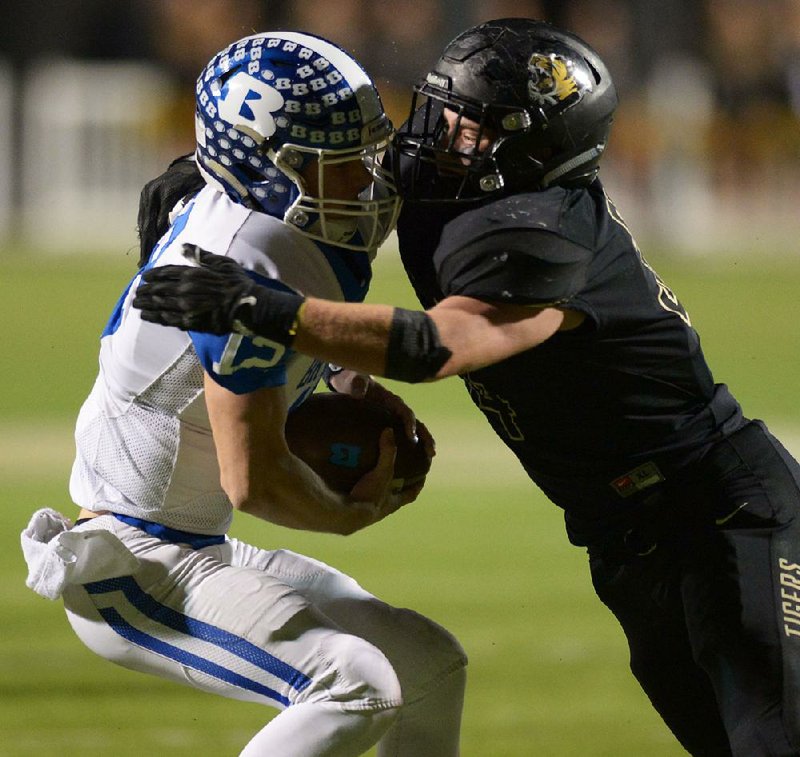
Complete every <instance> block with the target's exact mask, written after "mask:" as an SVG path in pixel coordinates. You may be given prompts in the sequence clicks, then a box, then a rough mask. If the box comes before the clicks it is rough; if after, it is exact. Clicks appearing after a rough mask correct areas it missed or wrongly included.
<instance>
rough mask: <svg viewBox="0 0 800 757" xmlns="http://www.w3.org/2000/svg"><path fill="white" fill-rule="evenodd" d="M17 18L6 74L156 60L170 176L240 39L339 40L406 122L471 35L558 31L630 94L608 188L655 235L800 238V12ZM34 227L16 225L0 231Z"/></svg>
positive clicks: (158, 132) (355, 7)
mask: <svg viewBox="0 0 800 757" xmlns="http://www.w3.org/2000/svg"><path fill="white" fill-rule="evenodd" d="M3 14H4V21H5V22H6V23H5V24H3V26H2V28H0V64H2V62H3V60H6V61H8V62H10V64H11V66H10V69H11V70H12V71H14V72H16V73H22V72H23V71H24V72H25V73H27V72H28V71H30V70H31V69H32V68H33V67H35V66H36V65H37V64H40V63H41V61H42V60H43V59H45V60H46V59H52V58H54V57H55V58H59V57H60V58H63V59H66V60H69V59H78V60H83V61H86V60H89V61H105V60H119V59H124V60H127V61H136V60H141V61H143V62H145V63H149V64H151V65H152V66H153V67H155V68H156V69H160V70H161V71H162V78H166V80H167V81H168V82H169V81H170V80H171V81H172V82H173V86H174V92H175V93H176V94H175V95H174V96H171V97H165V98H163V100H164V102H163V103H161V104H160V105H159V107H160V108H161V111H160V116H159V118H158V119H157V122H156V123H152V122H150V121H148V123H146V124H144V123H143V126H142V129H143V131H146V130H149V131H150V132H151V133H152V140H153V148H152V149H151V150H149V151H148V152H149V153H150V154H151V157H149V158H148V159H149V160H151V161H155V162H156V165H157V166H158V167H159V168H161V167H163V166H162V164H163V162H164V161H166V160H167V159H169V158H170V157H172V156H174V155H175V154H176V153H179V152H188V151H190V150H191V149H192V146H193V141H194V126H193V123H194V118H193V108H194V105H193V101H192V99H191V98H190V97H188V96H185V93H186V91H187V87H186V84H187V82H191V81H192V80H193V77H194V75H195V72H196V71H197V70H199V68H200V67H201V66H202V62H203V61H204V60H206V59H207V58H208V56H209V55H211V54H212V53H213V51H215V50H217V49H219V48H220V47H222V46H223V45H224V44H225V41H226V40H229V39H237V38H239V37H242V36H246V35H248V34H252V33H255V32H257V31H258V30H259V29H266V28H270V29H303V30H305V31H308V32H311V33H313V34H318V35H321V36H324V37H328V38H330V39H332V40H334V41H335V42H336V43H337V44H339V45H341V46H342V47H344V48H345V49H347V50H348V51H349V52H351V53H352V54H354V55H355V56H356V57H357V58H358V59H359V60H361V61H362V62H363V63H364V66H365V68H366V69H367V70H368V71H369V72H370V74H371V75H372V76H373V77H374V79H375V81H376V83H377V86H378V89H379V91H380V93H381V95H382V97H383V99H384V105H385V107H386V110H387V112H388V113H389V115H390V116H391V118H392V120H393V121H394V122H395V124H396V125H400V124H401V123H402V122H403V121H404V120H405V118H406V115H407V108H408V104H409V100H410V92H411V87H412V85H413V84H414V83H415V82H416V81H417V79H418V77H419V76H421V75H422V74H424V72H425V71H426V70H427V67H428V66H429V65H430V64H431V62H432V61H433V60H434V59H435V57H436V51H437V50H439V49H440V48H441V47H442V45H443V44H445V43H446V42H447V41H448V40H449V39H452V38H453V37H454V36H455V34H456V33H458V31H460V30H461V29H463V28H464V25H465V23H468V24H474V23H479V22H482V21H485V20H488V19H490V18H509V17H528V18H537V19H541V20H545V21H550V22H552V23H554V24H557V25H559V26H562V27H564V28H567V29H571V30H572V31H574V32H575V33H577V34H579V35H580V36H582V37H584V38H585V39H587V40H588V41H589V42H590V43H591V44H592V45H593V46H594V47H595V48H596V49H597V50H598V51H599V53H600V54H601V55H602V56H603V57H604V59H605V60H606V61H608V67H609V69H610V71H611V73H612V74H613V76H614V78H615V80H616V82H617V86H618V90H619V93H620V107H619V110H618V113H617V117H616V123H615V127H614V128H615V141H614V143H613V144H612V145H611V147H610V149H609V152H608V154H607V155H606V158H605V162H606V180H607V184H608V186H609V188H610V189H611V190H612V191H613V192H614V194H615V195H625V197H620V198H619V199H620V200H621V201H623V202H624V204H626V205H627V206H628V207H631V208H632V214H633V215H634V216H636V217H639V218H641V219H642V220H643V224H644V225H645V227H644V228H640V229H637V231H638V232H639V233H640V234H646V233H648V231H654V233H656V234H659V233H661V231H660V230H663V231H664V232H665V233H666V232H669V233H670V236H671V238H672V237H674V224H673V223H672V222H671V220H670V217H671V216H674V214H675V213H682V212H687V213H688V214H689V217H692V216H694V217H695V218H696V219H697V222H698V223H700V224H701V225H704V226H705V228H706V229H707V230H713V229H725V228H726V227H729V226H730V222H731V221H736V222H738V223H739V224H742V223H743V220H742V219H743V217H744V215H745V213H743V209H744V208H747V210H748V211H750V210H752V209H754V208H758V207H760V208H761V211H760V212H763V213H764V216H763V220H761V223H762V224H766V226H768V227H769V228H771V229H775V228H776V224H775V223H774V221H775V216H776V214H777V215H779V216H780V218H779V219H778V220H779V224H778V226H780V224H783V226H784V227H785V228H786V229H787V232H784V234H785V236H786V238H787V239H791V238H792V237H793V236H796V231H797V213H796V210H795V209H794V207H795V205H796V203H797V201H798V199H800V124H798V118H800V0H761V2H755V0H700V2H696V1H695V0H466V1H464V0H383V1H382V2H374V1H373V0H327V1H326V2H321V1H319V2H316V1H312V0H307V1H304V2H297V1H295V0H73V2H70V3H54V2H48V1H47V0H26V1H25V2H23V1H22V0H6V2H5V4H4V7H3ZM54 30H55V31H54ZM1 69H2V66H0V73H2V70H1ZM2 81H3V80H2V77H0V90H2ZM25 88H26V79H25V77H22V76H15V79H14V86H13V87H12V88H11V91H10V92H9V89H8V88H6V89H5V90H2V91H0V101H6V102H8V101H12V106H11V107H9V108H7V110H8V112H9V113H10V114H12V115H11V116H10V117H9V118H8V119H7V124H6V125H5V126H4V125H2V124H0V131H1V130H3V129H10V130H11V131H12V132H13V133H12V134H11V135H10V136H7V138H6V139H5V140H4V141H5V142H6V143H7V144H8V145H14V147H12V148H9V154H10V155H13V156H14V159H13V160H11V159H10V158H9V159H6V161H5V163H6V164H8V165H10V168H4V161H3V159H2V156H0V185H6V186H8V187H11V188H12V189H11V190H9V193H7V194H13V193H17V194H20V190H19V187H20V186H23V185H24V184H25V182H24V181H21V180H20V177H15V174H19V175H22V174H24V172H25V171H26V170H27V169H26V167H25V166H24V165H23V164H22V160H23V159H22V157H21V156H23V155H24V154H25V151H24V150H22V149H19V145H22V144H23V143H27V144H29V145H31V144H34V140H33V139H32V138H31V137H30V134H31V129H30V128H29V125H27V124H23V123H22V120H23V115H22V114H23V112H24V108H23V107H22V105H23V104H24V103H23V101H24V90H25ZM190 89H191V88H190ZM63 97H64V98H65V97H66V94H65V93H64V94H63ZM155 98H156V94H155V91H154V94H153V97H152V98H151V99H155ZM62 99H63V98H62ZM100 100H102V98H100ZM69 104H70V105H71V106H72V105H74V106H75V107H76V108H78V110H81V109H82V112H83V113H90V112H92V110H93V109H94V108H95V107H99V108H102V107H105V108H106V110H108V109H113V108H114V107H115V106H114V105H113V104H109V103H105V102H97V98H95V100H94V101H93V102H92V103H91V107H89V106H88V105H81V104H76V103H73V102H72V101H70V102H69ZM87 117H88V116H87ZM150 118H151V117H150V116H149V115H148V116H144V115H142V118H141V120H142V121H143V122H144V121H145V120H146V119H150ZM151 120H152V119H151ZM42 128H45V127H42ZM50 128H51V129H55V130H56V131H58V128H59V127H58V125H57V124H56V123H53V124H51V125H50ZM87 128H88V127H87ZM75 141H76V143H79V142H80V140H79V139H76V140H75ZM84 141H85V140H84ZM142 170H145V167H144V166H143V167H142ZM146 170H150V169H149V167H148V168H146ZM756 190H757V191H756ZM75 191H76V192H80V191H81V190H80V188H76V189H75ZM56 194H58V193H56ZM16 202H18V203H19V204H21V205H24V204H25V198H24V197H17V198H16ZM0 203H2V198H0ZM19 215H20V214H19V213H14V212H9V213H5V214H3V213H1V212H0V219H2V217H7V218H15V217H18V216H19ZM651 221H653V223H650V222H651ZM750 225H752V223H751V224H750ZM0 226H2V224H1V223H0ZM648 226H649V227H650V228H648ZM691 226H692V224H691V221H687V223H685V224H684V227H685V229H686V233H685V237H686V239H690V238H691V239H694V238H698V234H699V232H698V231H697V230H696V229H692V228H690V227H691ZM2 232H3V229H2V228H0V235H2ZM713 233H715V234H718V233H719V232H718V231H713ZM671 241H675V240H674V239H671ZM678 242H679V243H680V239H679V240H678ZM715 246H720V247H724V246H725V245H724V243H723V244H715V243H714V242H713V240H711V241H710V240H708V239H704V240H700V239H699V238H698V249H704V250H708V249H710V248H713V247H715Z"/></svg>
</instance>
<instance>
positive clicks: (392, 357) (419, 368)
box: [384, 308, 453, 384]
mask: <svg viewBox="0 0 800 757" xmlns="http://www.w3.org/2000/svg"><path fill="white" fill-rule="evenodd" d="M452 354H453V353H452V352H451V351H450V350H448V349H447V347H445V346H444V345H443V344H442V343H441V341H440V340H439V330H438V329H437V328H436V324H435V323H434V322H433V320H432V319H431V317H430V316H429V315H428V314H427V313H425V312H423V311H421V310H405V309H404V308H395V309H394V314H393V316H392V327H391V330H390V332H389V346H388V349H387V353H386V371H385V374H384V375H385V376H386V378H390V379H395V380H397V381H406V382H408V383H410V384H416V383H419V382H420V381H425V380H426V379H430V378H433V377H434V376H435V375H436V374H437V373H438V372H439V369H440V368H441V367H442V366H443V365H444V364H445V363H446V362H447V361H448V360H449V359H450V356H451V355H452Z"/></svg>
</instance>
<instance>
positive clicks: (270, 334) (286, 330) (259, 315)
mask: <svg viewBox="0 0 800 757" xmlns="http://www.w3.org/2000/svg"><path fill="white" fill-rule="evenodd" d="M305 302H306V298H305V297H303V296H302V295H299V294H295V293H294V292H279V291H276V290H274V289H269V288H268V287H263V286H257V285H256V286H253V288H252V289H250V290H249V291H248V292H247V293H244V295H243V296H242V297H241V298H240V299H239V301H238V302H237V304H236V306H235V307H234V310H233V313H232V319H233V322H234V327H235V330H236V331H239V332H240V333H245V334H249V335H256V336H260V337H263V338H265V339H269V340H271V341H273V342H277V343H278V344H282V345H283V346H284V347H291V346H292V343H293V342H294V338H295V336H296V335H297V329H298V326H299V323H300V316H301V313H302V309H303V306H304V305H305Z"/></svg>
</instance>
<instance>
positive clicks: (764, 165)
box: [704, 0, 800, 194]
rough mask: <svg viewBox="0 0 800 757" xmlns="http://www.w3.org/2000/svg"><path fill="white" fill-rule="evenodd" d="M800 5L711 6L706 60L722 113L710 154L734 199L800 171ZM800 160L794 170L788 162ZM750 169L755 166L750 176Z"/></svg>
mask: <svg viewBox="0 0 800 757" xmlns="http://www.w3.org/2000/svg"><path fill="white" fill-rule="evenodd" d="M798 5H800V4H799V3H798V2H797V1H796V0H762V2H759V3H753V2H750V1H749V0H706V2H705V4H704V9H705V21H706V24H707V29H708V33H707V35H706V40H707V45H706V54H707V58H708V63H709V66H710V74H711V75H710V79H709V83H710V86H711V88H712V95H713V101H714V114H713V118H712V119H711V122H710V128H709V132H708V134H707V137H708V139H707V142H706V149H707V150H708V154H709V155H710V157H711V158H712V160H713V171H714V178H715V179H716V181H715V184H716V186H717V187H718V188H719V191H722V192H726V193H728V194H731V193H737V192H739V191H740V190H741V189H743V188H744V189H747V190H755V189H758V188H759V187H767V186H769V185H770V184H774V183H775V182H778V183H779V184H782V183H784V182H785V181H786V180H787V178H788V177H787V168H788V169H789V172H790V174H791V175H792V176H794V175H796V172H797V161H796V159H797V158H798V157H800V133H798V122H797V112H793V110H792V106H793V102H792V91H791V86H792V77H793V73H794V75H796V69H794V66H796V65H797V57H796V56H797V49H798V48H797V46H798V41H800V27H799V26H798V24H799V22H800V10H798ZM791 157H794V158H795V161H794V165H792V163H791V161H787V159H788V158H791ZM742 166H748V169H747V170H745V171H743V170H742Z"/></svg>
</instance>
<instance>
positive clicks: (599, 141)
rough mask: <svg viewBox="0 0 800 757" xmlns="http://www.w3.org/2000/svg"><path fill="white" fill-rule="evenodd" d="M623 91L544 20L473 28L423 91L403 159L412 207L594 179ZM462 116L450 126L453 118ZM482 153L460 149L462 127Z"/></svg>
mask: <svg viewBox="0 0 800 757" xmlns="http://www.w3.org/2000/svg"><path fill="white" fill-rule="evenodd" d="M616 106H617V94H616V90H615V88H614V83H613V81H612V80H611V75H610V74H609V72H608V69H607V68H606V66H605V64H604V63H603V61H602V60H601V59H600V57H599V56H598V54H597V53H596V52H595V51H594V50H593V49H592V48H591V47H589V45H587V44H586V43H585V42H584V41H583V40H581V39H580V38H579V37H577V36H575V35H574V34H571V33H569V32H566V31H562V30H560V29H557V28H556V27H554V26H552V25H550V24H548V23H546V22H543V21H535V20H532V19H526V18H505V19H498V20H496V21H487V22H486V23H483V24H480V25H478V26H475V27H473V28H471V29H468V30H467V31H465V32H462V33H461V34H459V35H458V36H457V37H456V38H455V39H454V40H453V41H452V42H451V43H450V44H449V45H448V46H447V48H446V49H445V51H444V53H443V54H442V56H441V58H440V59H439V60H438V61H437V63H436V64H435V65H434V67H433V69H432V70H431V71H430V72H429V73H428V75H427V76H426V77H425V79H424V80H423V81H422V82H420V83H419V84H417V86H416V87H415V88H414V98H413V100H412V105H411V115H410V117H409V119H408V121H407V122H406V124H405V125H404V126H403V127H402V128H401V129H400V131H399V132H398V135H397V137H396V139H395V145H394V155H393V158H394V160H393V162H394V166H395V170H396V171H397V173H398V174H399V175H398V182H399V184H400V185H401V186H402V191H403V194H404V195H405V196H406V197H407V198H408V199H411V200H422V201H424V200H435V201H442V200H469V201H473V202H474V201H475V200H476V199H482V198H486V197H491V196H498V195H503V194H507V193H509V192H515V191H521V190H541V189H545V188H547V187H548V186H551V185H564V186H577V185H585V184H588V183H589V182H591V181H592V180H593V179H594V178H595V176H596V175H597V170H598V163H599V161H600V157H601V156H602V154H603V150H604V149H605V146H606V142H607V141H608V135H609V131H610V128H611V122H612V120H613V116H614V110H615V108H616ZM445 110H448V111H451V113H450V114H448V115H449V117H450V121H451V124H452V122H453V120H454V116H453V114H455V118H456V119H457V120H455V128H448V125H447V123H446V120H445V118H444V111H445ZM462 119H469V120H470V121H473V122H475V123H476V124H477V129H478V132H477V133H478V137H477V139H476V140H474V142H475V144H480V142H481V139H482V138H483V137H489V138H490V140H491V145H490V146H489V147H488V148H487V149H485V150H484V151H483V152H482V153H480V152H479V151H478V150H475V149H468V150H465V149H464V148H461V149H460V150H459V149H458V147H459V146H458V145H456V139H455V137H456V135H457V134H458V130H459V128H460V124H461V120H462Z"/></svg>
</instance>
